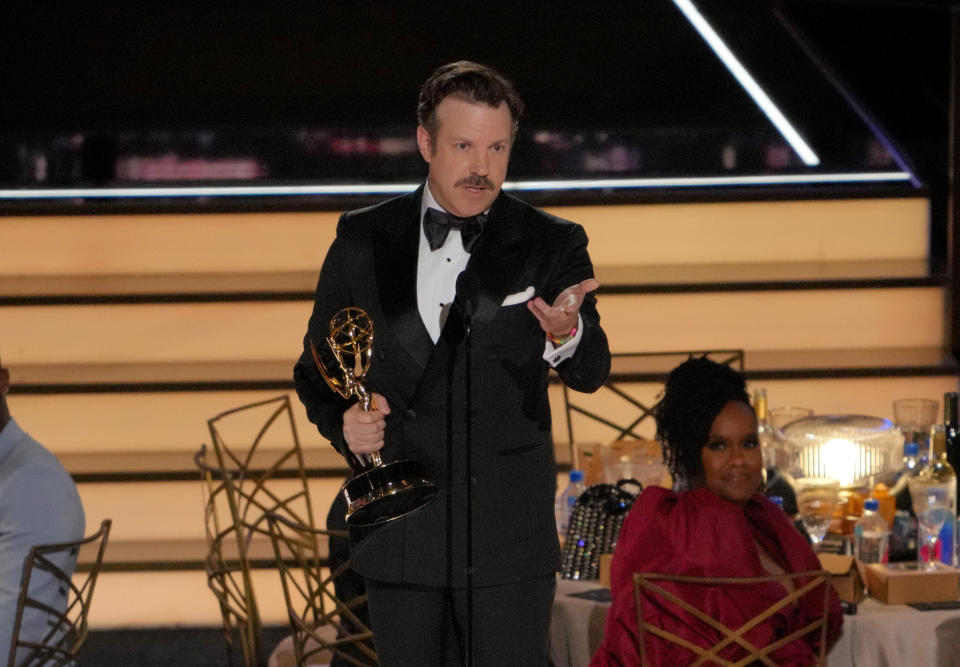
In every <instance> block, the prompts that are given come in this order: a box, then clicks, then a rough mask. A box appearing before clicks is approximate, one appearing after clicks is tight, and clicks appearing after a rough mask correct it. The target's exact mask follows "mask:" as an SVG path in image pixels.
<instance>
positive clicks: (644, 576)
mask: <svg viewBox="0 0 960 667" xmlns="http://www.w3.org/2000/svg"><path fill="white" fill-rule="evenodd" d="M664 582H672V583H674V584H680V585H681V586H680V587H679V588H677V587H672V588H673V589H674V591H678V592H673V591H671V590H667V589H666V588H664V586H663V585H662V584H663V583H664ZM772 582H776V583H779V584H782V585H783V586H784V595H783V597H781V598H779V599H777V600H776V601H774V602H773V603H772V604H770V605H769V606H767V607H766V608H764V609H761V610H760V611H758V612H757V613H756V614H755V615H754V616H753V617H751V618H749V619H747V620H746V621H744V622H743V623H742V624H741V625H740V626H739V627H729V626H728V625H726V623H724V622H722V621H721V620H719V619H716V618H713V617H711V616H710V615H709V614H707V613H705V612H704V611H703V610H701V609H698V608H697V607H695V606H694V605H693V604H691V603H690V602H689V601H687V600H684V599H683V597H682V593H679V591H680V590H682V588H683V587H684V586H688V585H689V586H695V587H699V586H704V587H749V586H757V585H762V584H769V583H772ZM818 587H819V588H820V590H821V591H822V595H823V607H822V613H820V614H819V616H817V617H816V618H815V619H814V620H812V621H810V622H809V623H807V624H806V625H804V626H803V627H801V628H797V629H796V630H793V631H792V632H790V633H789V634H787V635H784V636H781V637H777V639H776V641H773V642H771V643H770V644H767V645H766V646H755V645H754V644H753V643H752V642H751V641H750V640H748V639H747V638H746V634H747V633H749V632H750V631H751V630H753V629H754V628H756V627H757V626H759V625H760V624H761V623H763V622H765V621H766V620H767V619H769V618H771V617H772V616H773V615H774V614H776V613H777V612H778V611H780V610H781V609H784V608H786V607H787V606H788V605H792V604H795V603H797V602H798V601H799V600H800V599H801V598H802V597H803V596H805V595H807V594H810V593H813V592H814V591H816V589H817V588H818ZM633 592H634V599H635V602H636V610H637V638H638V641H639V643H640V646H639V648H640V662H641V664H642V665H643V666H644V667H646V665H647V664H648V662H647V650H646V637H645V635H646V634H647V633H649V634H652V635H655V636H657V637H659V638H660V639H662V640H664V641H666V642H669V643H672V644H676V645H678V646H682V647H684V648H686V649H688V650H689V651H690V652H691V653H693V654H694V656H696V659H695V661H693V662H691V663H690V665H691V667H693V666H699V665H721V666H722V667H732V666H737V667H741V666H743V665H753V664H763V665H768V666H770V667H776V664H777V663H776V662H775V661H774V660H773V659H772V658H771V654H773V653H774V652H775V651H777V650H778V649H780V648H781V647H783V646H786V645H787V644H789V643H791V642H793V641H796V640H798V639H800V638H802V637H805V636H807V635H809V634H810V633H811V632H817V631H819V633H820V640H819V649H818V653H817V662H816V663H814V664H817V665H823V664H824V661H825V659H826V645H827V618H828V614H829V610H830V574H829V573H828V572H827V571H826V570H814V571H810V572H798V573H796V574H781V575H766V576H760V577H694V576H683V575H669V574H658V573H651V572H637V573H634V575H633ZM818 593H819V591H818ZM645 599H647V600H657V601H663V602H665V603H667V604H669V605H671V606H672V607H673V608H679V609H682V610H683V611H685V612H687V613H688V614H690V616H692V617H693V619H694V620H695V622H698V623H701V624H702V625H701V627H700V628H699V630H702V631H704V632H706V633H710V632H715V633H716V634H717V635H718V636H719V640H718V641H716V642H715V643H714V644H713V645H712V646H707V647H705V646H700V645H697V644H695V643H693V642H691V641H689V640H688V639H685V638H684V637H680V636H679V635H677V634H675V633H673V632H670V631H669V630H666V629H664V628H661V627H658V626H656V625H653V624H651V623H648V622H647V621H645V620H644V614H643V603H644V600H645ZM734 644H735V645H737V646H739V648H740V650H739V651H737V653H739V654H740V656H739V657H737V658H736V659H735V660H731V659H728V658H723V657H721V655H720V653H721V652H722V651H724V650H725V649H727V650H728V652H729V649H728V647H731V646H732V645H734Z"/></svg>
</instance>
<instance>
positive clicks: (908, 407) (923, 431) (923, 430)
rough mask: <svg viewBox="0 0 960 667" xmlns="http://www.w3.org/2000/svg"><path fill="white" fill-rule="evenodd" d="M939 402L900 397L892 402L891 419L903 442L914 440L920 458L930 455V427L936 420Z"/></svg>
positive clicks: (929, 399) (928, 399)
mask: <svg viewBox="0 0 960 667" xmlns="http://www.w3.org/2000/svg"><path fill="white" fill-rule="evenodd" d="M939 410H940V402H939V401H935V400H933V399H931V398H900V399H897V400H895V401H894V402H893V421H894V423H896V425H897V426H898V427H899V428H900V430H901V431H902V432H903V437H904V442H915V443H917V447H918V448H919V450H920V456H921V458H928V457H929V455H930V427H931V426H933V424H934V422H936V420H937V412H938V411H939Z"/></svg>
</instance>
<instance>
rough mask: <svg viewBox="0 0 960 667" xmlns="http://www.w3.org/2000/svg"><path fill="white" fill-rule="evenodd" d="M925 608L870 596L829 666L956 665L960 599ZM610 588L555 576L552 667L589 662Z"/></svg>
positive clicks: (846, 622) (848, 620)
mask: <svg viewBox="0 0 960 667" xmlns="http://www.w3.org/2000/svg"><path fill="white" fill-rule="evenodd" d="M937 607H939V608H934V609H929V610H924V611H921V610H919V609H916V608H914V607H911V606H909V605H902V604H884V603H882V602H879V601H877V600H875V599H873V598H871V597H867V598H865V599H864V600H863V601H861V602H860V603H859V604H857V605H856V612H855V613H850V614H844V617H843V632H842V634H841V635H840V638H839V640H838V641H837V643H836V644H835V645H834V646H833V647H832V648H831V649H830V653H829V655H828V656H827V665H828V666H829V667H878V666H879V665H889V666H891V667H898V666H901V665H902V666H903V667H957V666H958V665H960V602H958V603H946V604H943V605H937ZM609 609H610V596H609V589H604V588H603V587H601V586H600V583H599V581H596V580H588V581H574V580H569V579H562V578H558V579H557V592H556V596H555V598H554V602H553V609H552V613H551V619H550V658H551V661H552V664H553V667H586V665H589V664H590V657H591V656H592V655H593V653H594V651H596V650H597V647H599V646H600V643H601V641H603V626H604V622H605V620H606V617H607V612H608V611H609Z"/></svg>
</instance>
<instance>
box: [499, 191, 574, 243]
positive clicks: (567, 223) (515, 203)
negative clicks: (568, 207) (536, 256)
mask: <svg viewBox="0 0 960 667" xmlns="http://www.w3.org/2000/svg"><path fill="white" fill-rule="evenodd" d="M499 203H500V204H501V206H502V207H503V211H504V214H505V215H507V216H509V217H512V218H522V220H523V224H524V226H525V227H528V228H529V227H530V226H533V227H534V228H536V227H540V228H541V229H539V230H538V232H539V233H550V232H551V231H553V232H556V233H566V234H569V233H570V232H571V231H572V230H574V229H578V228H582V227H581V226H580V224H579V223H576V222H574V221H572V220H567V219H566V218H561V217H560V216H558V215H554V214H553V213H550V212H548V211H545V210H543V209H542V208H539V207H537V206H534V205H533V204H530V203H528V202H525V201H523V200H522V199H519V198H518V197H516V196H515V195H512V194H509V193H507V192H504V193H501V195H500V200H499Z"/></svg>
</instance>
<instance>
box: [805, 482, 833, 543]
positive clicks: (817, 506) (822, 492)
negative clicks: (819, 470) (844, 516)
mask: <svg viewBox="0 0 960 667" xmlns="http://www.w3.org/2000/svg"><path fill="white" fill-rule="evenodd" d="M796 492H797V507H798V508H799V510H800V520H801V521H802V522H803V527H804V528H806V530H807V534H808V535H810V539H811V540H812V541H813V550H814V551H818V550H819V547H820V543H821V542H823V538H824V536H826V534H827V529H828V528H830V522H831V521H832V520H833V513H834V511H835V510H836V509H837V504H838V503H839V501H840V482H838V481H837V480H835V479H832V478H830V477H802V478H800V479H798V480H797V481H796Z"/></svg>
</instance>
